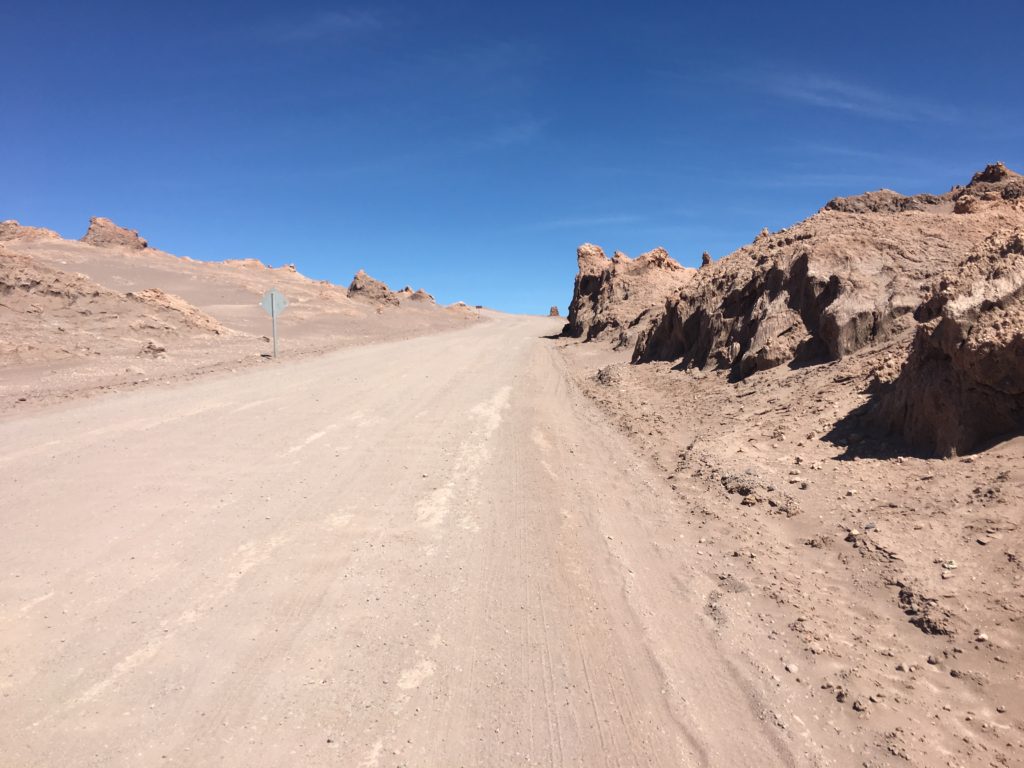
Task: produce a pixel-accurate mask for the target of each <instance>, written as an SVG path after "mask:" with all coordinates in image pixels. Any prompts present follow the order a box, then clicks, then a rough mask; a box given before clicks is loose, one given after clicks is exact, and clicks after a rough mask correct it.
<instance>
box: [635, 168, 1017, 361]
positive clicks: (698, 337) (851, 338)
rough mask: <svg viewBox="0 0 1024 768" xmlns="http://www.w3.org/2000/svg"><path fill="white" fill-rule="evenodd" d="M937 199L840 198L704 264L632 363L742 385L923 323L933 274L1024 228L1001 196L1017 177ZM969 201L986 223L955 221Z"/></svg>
mask: <svg viewBox="0 0 1024 768" xmlns="http://www.w3.org/2000/svg"><path fill="white" fill-rule="evenodd" d="M983 173H984V178H993V177H995V176H997V175H998V176H999V179H1000V180H999V181H995V182H989V181H983V180H977V179H978V177H977V176H976V177H975V179H976V180H975V181H972V183H971V184H970V185H968V187H966V188H963V189H955V190H954V191H953V192H950V193H947V194H946V195H942V196H939V197H935V196H930V195H917V196H914V197H902V196H900V195H897V194H896V193H894V192H887V191H882V192H872V193H868V194H866V195H861V196H858V197H852V198H841V199H838V200H833V201H832V202H831V203H829V204H828V205H826V206H825V208H823V209H822V210H821V211H820V212H818V213H817V214H815V215H814V216H812V217H811V218H809V219H807V220H806V221H804V222H801V223H800V224H797V225H795V226H793V227H791V228H789V229H787V230H783V231H781V232H779V233H777V234H775V235H772V234H770V233H769V234H767V235H766V234H764V233H762V234H761V235H759V236H758V238H757V239H755V241H754V242H753V243H752V244H751V245H748V246H745V247H744V248H741V249H740V250H738V251H736V252H735V253H732V254H730V255H729V256H727V257H725V258H723V259H721V260H719V261H718V262H715V263H713V264H709V265H707V266H704V267H703V268H702V269H701V270H700V272H699V273H698V275H697V277H696V278H694V279H693V280H692V282H690V283H689V284H688V285H686V286H685V287H684V288H683V289H682V291H681V292H680V294H679V296H678V297H677V298H674V299H671V300H670V301H669V302H668V305H667V307H666V310H665V311H664V312H663V313H662V314H661V315H660V316H656V317H654V318H653V319H652V320H651V321H650V323H649V325H648V327H647V328H646V330H644V331H643V332H642V333H641V335H640V337H639V339H638V341H637V345H636V348H635V350H634V355H633V359H634V362H642V361H647V360H676V359H680V358H681V359H682V360H683V362H684V363H685V364H686V365H692V366H696V367H700V368H705V367H707V366H709V365H714V366H716V367H719V368H728V369H730V370H731V371H732V373H733V374H734V375H735V376H737V377H744V376H747V375H749V374H751V373H753V372H754V371H758V370H763V369H767V368H772V367H774V366H777V365H780V364H783V363H792V364H797V365H799V364H805V363H810V362H815V361H824V360H836V359H839V358H841V357H843V356H844V355H846V354H848V353H850V352H852V351H854V350H856V349H859V348H861V347H864V346H866V345H868V344H871V343H873V342H876V341H880V340H882V339H885V338H887V337H889V336H892V335H893V334H896V333H898V332H900V331H902V330H904V329H909V328H910V327H912V326H913V324H914V320H913V317H912V313H913V311H914V309H915V308H917V307H918V305H919V304H920V303H921V301H922V299H923V298H924V297H925V295H926V292H927V286H928V285H929V284H930V283H931V282H932V281H933V280H934V278H935V277H937V276H938V275H941V274H942V273H943V272H944V271H946V270H949V269H951V268H953V267H954V266H955V265H956V264H958V263H959V262H960V260H961V259H962V258H963V254H964V253H966V252H968V251H969V250H970V249H972V248H974V247H976V246H978V245H979V244H980V243H982V242H984V240H985V238H986V237H987V236H988V235H990V234H991V233H992V232H993V231H994V230H996V229H999V228H1000V227H1005V226H1007V225H1013V224H1015V223H1020V224H1024V206H1022V205H1020V204H1019V202H1018V201H1016V199H1006V198H1003V197H1002V190H1004V189H1005V188H1006V187H1007V186H1008V185H1010V184H1013V183H1016V179H1018V178H1019V177H1017V176H1016V174H1013V173H1012V172H1009V171H1007V172H1006V173H1005V174H998V173H995V174H988V173H987V171H986V172H983ZM966 195H970V196H972V197H976V198H978V199H979V200H981V199H982V198H984V203H983V209H982V210H979V212H978V213H977V215H971V216H958V215H953V207H954V205H955V203H956V201H957V200H958V199H960V198H962V197H964V196H966Z"/></svg>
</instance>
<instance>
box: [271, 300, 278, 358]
mask: <svg viewBox="0 0 1024 768" xmlns="http://www.w3.org/2000/svg"><path fill="white" fill-rule="evenodd" d="M270 325H271V327H272V328H273V329H274V357H275V358H276V357H277V302H276V301H272V302H270Z"/></svg>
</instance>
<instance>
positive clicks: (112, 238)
mask: <svg viewBox="0 0 1024 768" xmlns="http://www.w3.org/2000/svg"><path fill="white" fill-rule="evenodd" d="M82 242H83V243H88V244H89V245H95V246H98V247H100V248H110V247H121V248H127V249H129V250H133V251H141V250H143V249H144V248H148V247H149V243H147V242H146V241H145V240H144V239H143V238H141V237H139V233H138V232H137V231H136V230H134V229H125V228H124V227H119V226H118V225H117V224H115V223H114V222H112V221H111V220H110V219H104V218H103V217H102V216H93V217H92V218H91V219H89V230H88V231H87V232H86V233H85V235H83V236H82Z"/></svg>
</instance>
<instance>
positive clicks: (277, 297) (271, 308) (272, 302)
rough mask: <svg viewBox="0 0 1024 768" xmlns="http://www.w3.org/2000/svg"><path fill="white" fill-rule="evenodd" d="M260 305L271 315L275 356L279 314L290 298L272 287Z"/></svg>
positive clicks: (275, 353)
mask: <svg viewBox="0 0 1024 768" xmlns="http://www.w3.org/2000/svg"><path fill="white" fill-rule="evenodd" d="M260 306H261V307H263V309H265V310H266V311H267V314H268V315H270V325H271V328H272V329H273V334H274V357H275V358H276V357H277V316H278V315H279V314H281V313H282V312H283V311H284V308H285V307H287V306H288V299H286V298H285V297H284V294H283V293H281V292H280V291H279V290H277V288H271V289H270V290H269V291H267V292H266V293H265V294H263V298H262V299H260Z"/></svg>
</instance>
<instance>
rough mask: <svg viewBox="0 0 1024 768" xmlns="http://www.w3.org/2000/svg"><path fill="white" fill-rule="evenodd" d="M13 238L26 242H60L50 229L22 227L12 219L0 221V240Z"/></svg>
mask: <svg viewBox="0 0 1024 768" xmlns="http://www.w3.org/2000/svg"><path fill="white" fill-rule="evenodd" d="M15 238H24V239H26V240H60V239H61V236H60V235H58V234H57V233H56V232H54V231H53V230H52V229H45V228H44V227H26V226H22V225H21V224H19V223H18V222H17V221H15V220H14V219H7V221H0V240H14V239H15Z"/></svg>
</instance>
